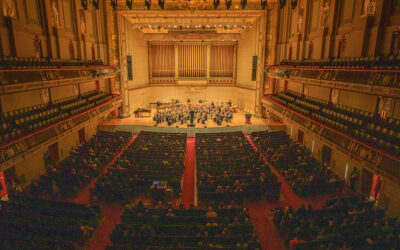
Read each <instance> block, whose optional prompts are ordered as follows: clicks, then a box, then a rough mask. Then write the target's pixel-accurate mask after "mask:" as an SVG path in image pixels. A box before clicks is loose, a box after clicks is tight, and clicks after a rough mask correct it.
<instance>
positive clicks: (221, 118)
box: [153, 99, 237, 126]
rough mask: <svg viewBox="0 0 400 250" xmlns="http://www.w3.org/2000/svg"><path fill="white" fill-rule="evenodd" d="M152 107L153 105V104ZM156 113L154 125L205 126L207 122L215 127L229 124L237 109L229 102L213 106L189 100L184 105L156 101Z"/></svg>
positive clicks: (201, 101) (175, 101)
mask: <svg viewBox="0 0 400 250" xmlns="http://www.w3.org/2000/svg"><path fill="white" fill-rule="evenodd" d="M153 105H154V104H153ZM155 105H156V113H155V114H154V116H153V121H154V122H155V123H156V124H162V123H166V124H167V125H168V126H172V125H174V124H181V125H184V124H187V123H188V122H190V124H191V125H194V123H193V122H197V123H200V124H203V125H206V124H207V122H208V121H210V120H211V121H214V122H215V123H216V124H217V125H222V124H223V123H230V122H232V119H233V113H235V112H237V107H236V106H232V102H231V100H229V101H228V102H226V103H220V104H215V103H214V101H212V102H211V103H210V104H207V101H205V100H200V101H199V103H196V104H194V103H192V102H191V100H190V99H187V100H186V103H185V104H183V103H180V102H179V100H172V101H171V103H161V102H159V101H157V102H156V103H155Z"/></svg>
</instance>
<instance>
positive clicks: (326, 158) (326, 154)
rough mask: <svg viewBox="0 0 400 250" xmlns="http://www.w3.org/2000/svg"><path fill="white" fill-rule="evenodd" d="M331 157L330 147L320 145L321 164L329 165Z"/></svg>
mask: <svg viewBox="0 0 400 250" xmlns="http://www.w3.org/2000/svg"><path fill="white" fill-rule="evenodd" d="M331 158H332V149H331V148H330V147H328V146H326V145H323V146H322V165H324V166H330V165H331Z"/></svg>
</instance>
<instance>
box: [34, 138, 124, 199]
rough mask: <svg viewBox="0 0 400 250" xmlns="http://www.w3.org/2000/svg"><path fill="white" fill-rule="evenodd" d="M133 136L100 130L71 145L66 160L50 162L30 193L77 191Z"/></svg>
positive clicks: (54, 194) (65, 194) (45, 194)
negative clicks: (52, 163)
mask: <svg viewBox="0 0 400 250" xmlns="http://www.w3.org/2000/svg"><path fill="white" fill-rule="evenodd" d="M131 138H132V134H131V133H128V132H115V133H111V132H105V131H99V132H97V134H96V135H94V136H93V137H92V138H91V139H90V140H89V141H87V142H84V143H83V144H82V145H81V146H79V147H78V148H72V150H71V152H70V155H69V157H67V158H66V159H65V160H63V161H61V162H59V163H58V164H55V165H51V164H50V165H48V169H47V172H46V174H44V175H41V176H40V177H39V179H38V180H34V181H33V183H32V184H31V185H30V186H29V194H30V195H32V196H35V197H37V196H39V197H46V198H58V197H68V196H72V195H74V194H76V193H77V192H78V191H79V189H80V188H82V187H83V186H85V185H87V184H88V183H89V182H90V181H91V180H92V178H93V177H95V176H98V175H99V174H100V172H101V171H102V169H103V168H104V167H105V166H107V164H108V163H110V161H111V160H112V158H113V157H114V156H115V154H116V153H117V152H118V151H119V150H121V149H122V147H124V146H125V145H126V144H127V143H128V142H129V140H130V139H131Z"/></svg>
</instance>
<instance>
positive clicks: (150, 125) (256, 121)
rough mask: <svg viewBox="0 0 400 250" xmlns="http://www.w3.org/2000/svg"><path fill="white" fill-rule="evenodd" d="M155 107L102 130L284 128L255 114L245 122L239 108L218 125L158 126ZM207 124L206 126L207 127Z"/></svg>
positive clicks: (245, 130)
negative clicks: (226, 120)
mask: <svg viewBox="0 0 400 250" xmlns="http://www.w3.org/2000/svg"><path fill="white" fill-rule="evenodd" d="M154 113H155V109H152V110H151V116H150V117H135V116H134V115H133V114H132V115H131V116H130V117H127V118H124V119H112V120H110V121H107V122H104V123H102V124H100V125H99V129H100V130H104V131H126V132H132V133H135V134H138V133H139V132H140V131H150V132H165V133H187V134H188V136H189V137H193V136H194V135H195V133H218V132H221V133H222V132H233V131H242V132H243V133H244V134H251V132H257V131H266V130H268V131H279V130H284V129H285V125H284V124H283V123H279V122H275V121H272V120H268V119H261V118H257V117H255V116H253V117H252V118H251V124H246V123H245V117H244V115H245V112H244V111H242V110H238V112H237V113H234V114H233V119H232V122H230V123H225V122H224V123H222V125H217V123H215V122H214V121H212V120H209V121H207V122H206V124H202V123H196V126H195V127H187V125H186V124H183V125H182V124H180V123H179V124H178V123H176V124H173V125H171V126H168V124H167V123H162V124H158V125H157V126H156V127H155V126H154V125H155V122H154V121H153V115H154ZM205 126H206V127H205Z"/></svg>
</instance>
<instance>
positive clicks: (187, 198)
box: [182, 138, 196, 208]
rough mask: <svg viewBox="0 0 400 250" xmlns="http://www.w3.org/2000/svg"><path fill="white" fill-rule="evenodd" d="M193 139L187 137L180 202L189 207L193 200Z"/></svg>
mask: <svg viewBox="0 0 400 250" xmlns="http://www.w3.org/2000/svg"><path fill="white" fill-rule="evenodd" d="M194 144H195V139H194V138H187V141H186V159H185V173H184V174H183V185H182V204H183V205H184V206H185V208H189V207H190V204H193V202H194V168H195V157H196V155H195V148H194Z"/></svg>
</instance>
